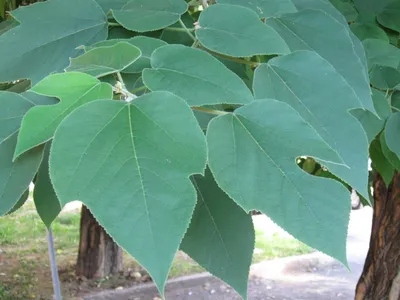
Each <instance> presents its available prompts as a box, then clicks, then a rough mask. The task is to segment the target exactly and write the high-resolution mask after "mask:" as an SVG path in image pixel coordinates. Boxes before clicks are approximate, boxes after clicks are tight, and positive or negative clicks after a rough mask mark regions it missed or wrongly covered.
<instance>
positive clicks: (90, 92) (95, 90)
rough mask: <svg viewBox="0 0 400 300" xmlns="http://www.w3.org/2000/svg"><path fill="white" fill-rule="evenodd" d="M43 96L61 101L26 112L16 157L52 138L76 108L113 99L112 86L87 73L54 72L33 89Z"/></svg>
mask: <svg viewBox="0 0 400 300" xmlns="http://www.w3.org/2000/svg"><path fill="white" fill-rule="evenodd" d="M32 91H33V92H35V93H38V94H41V95H44V96H50V97H57V98H59V99H60V100H61V101H60V102H59V103H57V104H55V105H50V106H41V105H39V106H36V107H33V108H32V109H30V110H29V111H28V113H27V114H26V115H25V117H24V119H23V121H22V125H21V131H20V133H19V136H18V144H17V147H16V149H15V155H14V158H16V157H18V156H19V155H21V154H22V153H24V152H26V151H27V150H29V149H32V148H33V147H36V146H37V145H40V144H43V143H45V142H47V141H48V140H50V139H51V138H52V137H53V135H54V132H55V130H56V129H57V127H58V125H59V124H60V123H61V121H62V120H63V119H64V118H65V117H66V116H67V115H68V114H69V113H70V112H72V111H73V110H74V109H76V108H77V107H79V106H81V105H83V104H86V103H88V102H90V101H93V100H98V99H112V87H111V86H110V85H109V84H107V83H101V82H100V81H99V80H98V79H96V78H94V77H92V76H90V75H87V74H84V73H74V72H71V73H61V74H53V75H50V76H48V77H46V78H45V79H43V80H42V81H41V82H39V83H38V84H37V85H36V86H34V87H33V88H32Z"/></svg>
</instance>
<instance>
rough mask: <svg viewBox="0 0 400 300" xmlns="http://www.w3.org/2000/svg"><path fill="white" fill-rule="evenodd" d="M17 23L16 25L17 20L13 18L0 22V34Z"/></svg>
mask: <svg viewBox="0 0 400 300" xmlns="http://www.w3.org/2000/svg"><path fill="white" fill-rule="evenodd" d="M17 25H18V22H17V21H15V20H14V19H9V20H5V21H3V22H0V35H2V34H3V33H5V32H7V31H9V30H10V29H12V28H14V27H15V26H17Z"/></svg>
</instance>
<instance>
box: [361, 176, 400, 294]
mask: <svg viewBox="0 0 400 300" xmlns="http://www.w3.org/2000/svg"><path fill="white" fill-rule="evenodd" d="M399 271H400V173H399V172H396V173H395V175H394V177H393V180H392V182H391V184H390V185H389V187H386V185H385V183H384V181H383V179H382V177H381V176H380V175H379V174H378V173H377V174H376V175H375V178H374V215H373V221H372V232H371V240H370V245H369V251H368V255H367V258H366V260H365V265H364V269H363V272H362V274H361V277H360V279H359V281H358V284H357V287H356V296H355V299H356V300H399V299H400V295H399V294H400V275H399Z"/></svg>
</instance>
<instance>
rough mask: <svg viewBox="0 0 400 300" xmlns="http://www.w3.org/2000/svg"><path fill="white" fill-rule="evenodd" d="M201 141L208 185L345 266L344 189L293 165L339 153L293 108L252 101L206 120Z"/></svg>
mask: <svg viewBox="0 0 400 300" xmlns="http://www.w3.org/2000/svg"><path fill="white" fill-rule="evenodd" d="M207 144H208V147H209V153H208V162H209V166H210V168H211V171H212V173H213V174H214V176H215V179H216V182H217V183H218V185H219V186H220V187H221V188H222V189H223V190H224V191H225V192H226V193H227V194H228V195H229V196H230V197H231V198H232V199H234V200H235V201H236V202H237V203H238V204H239V205H240V206H241V207H242V208H243V209H245V210H246V211H250V210H258V211H261V212H263V213H265V214H267V215H268V216H269V217H270V218H271V219H272V220H273V221H274V222H275V223H276V224H278V225H279V226H281V227H282V228H283V229H285V230H286V231H287V232H288V233H290V234H291V235H293V236H294V237H295V238H297V239H299V240H301V241H303V242H305V243H306V244H308V245H309V246H311V247H313V248H316V249H318V250H320V251H322V252H324V253H326V254H328V255H330V256H333V257H335V258H336V259H338V260H340V261H341V262H343V263H344V264H346V246H345V245H346V236H347V225H348V222H349V213H350V201H349V193H348V191H347V190H346V189H345V188H344V187H343V186H342V185H341V184H339V183H336V182H335V181H333V180H329V179H325V178H319V177H315V176H311V175H308V174H307V173H306V172H304V171H303V170H301V169H300V168H299V167H298V166H297V165H296V158H297V157H298V156H301V155H307V156H312V157H315V158H316V159H317V160H319V161H329V162H333V161H335V162H337V163H340V158H339V157H338V155H337V153H336V152H335V151H333V150H332V149H331V148H330V147H329V145H328V144H326V143H325V142H324V141H323V140H322V139H321V137H320V136H319V135H318V133H317V132H316V131H315V130H314V129H313V128H312V127H311V126H310V125H309V124H308V123H307V122H305V121H304V120H303V119H302V118H301V117H300V116H299V114H298V113H297V112H296V111H295V110H294V109H293V108H291V107H290V106H289V105H287V104H286V103H283V102H279V101H276V100H256V101H253V102H252V103H250V104H247V105H245V106H244V107H241V108H239V109H237V110H236V111H235V112H234V113H233V114H227V115H224V116H219V117H217V118H215V119H213V120H212V121H211V122H210V125H209V127H208V130H207ZM244 174H245V176H244ZM326 191H329V193H326ZM321 195H324V197H323V199H322V198H321Z"/></svg>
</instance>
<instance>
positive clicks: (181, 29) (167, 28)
mask: <svg viewBox="0 0 400 300" xmlns="http://www.w3.org/2000/svg"><path fill="white" fill-rule="evenodd" d="M164 30H169V31H183V32H186V31H190V32H193V31H195V30H196V29H195V28H177V27H166V28H164Z"/></svg>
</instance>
